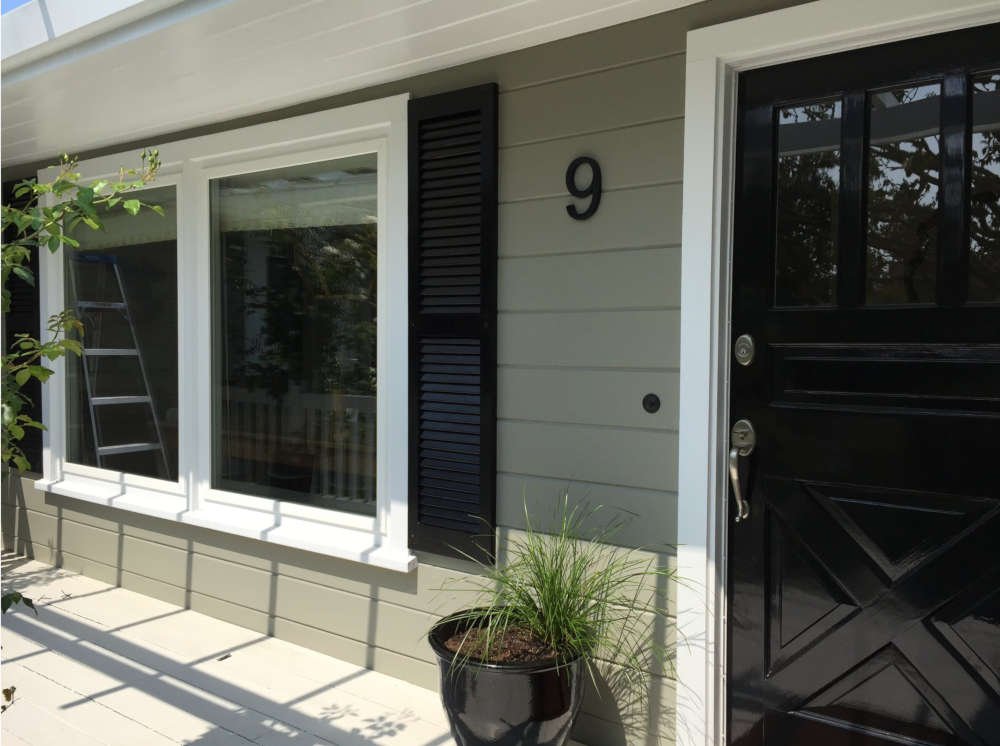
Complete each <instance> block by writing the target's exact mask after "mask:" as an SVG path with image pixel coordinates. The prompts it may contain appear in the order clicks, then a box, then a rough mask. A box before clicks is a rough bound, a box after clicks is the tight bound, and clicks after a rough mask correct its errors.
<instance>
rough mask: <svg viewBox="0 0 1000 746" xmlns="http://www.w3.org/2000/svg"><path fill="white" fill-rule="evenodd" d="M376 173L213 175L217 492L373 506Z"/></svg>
mask: <svg viewBox="0 0 1000 746" xmlns="http://www.w3.org/2000/svg"><path fill="white" fill-rule="evenodd" d="M376 172H377V156H376V155H375V154H368V155H361V156H355V157H351V158H344V159H340V160H336V161H327V162H324V163H316V164H309V165H303V166H295V167H290V168H282V169H277V170H274V171H266V172H259V173H253V174H246V175H241V176H233V177H229V178H224V179H216V180H213V181H212V182H211V202H212V221H213V226H212V233H213V249H212V250H213V261H214V267H215V270H214V277H213V283H214V289H213V297H214V298H215V309H214V314H215V320H214V324H215V333H214V335H213V339H214V355H215V358H214V363H213V364H214V370H213V379H212V382H213V388H214V395H215V403H214V407H215V411H214V422H213V444H214V454H213V455H214V458H213V471H214V473H213V483H214V485H215V486H216V487H221V488H223V489H228V490H234V491H239V492H245V493H248V494H251V495H259V496H262V497H271V498H278V499H282V500H291V501H295V502H302V503H310V504H313V505H318V506H321V507H327V508H336V509H339V510H352V511H356V512H362V513H369V514H372V513H374V511H375V342H376V329H375V289H376V285H375V282H376V266H375V262H376V252H377V244H378V242H377V238H378V236H377V226H376V221H377V214H378V198H377V182H376Z"/></svg>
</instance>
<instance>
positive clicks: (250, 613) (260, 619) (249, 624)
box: [190, 592, 271, 635]
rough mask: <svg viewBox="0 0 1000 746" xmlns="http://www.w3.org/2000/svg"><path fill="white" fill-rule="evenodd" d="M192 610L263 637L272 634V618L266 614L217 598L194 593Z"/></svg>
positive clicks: (191, 597)
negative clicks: (250, 630) (244, 628)
mask: <svg viewBox="0 0 1000 746" xmlns="http://www.w3.org/2000/svg"><path fill="white" fill-rule="evenodd" d="M190 608H191V610H192V611H197V612H199V613H201V614H206V615H208V616H210V617H215V618H216V619H221V620H222V621H224V622H229V623H230V624H235V625H237V626H239V627H246V628H247V629H252V630H253V631H254V632H259V633H260V634H262V635H266V634H269V633H270V632H271V624H270V618H269V617H268V615H267V613H266V612H264V611H260V610H259V609H252V608H250V607H248V606H244V605H242V604H236V603H231V602H229V601H225V600H223V599H221V598H217V597H216V596H211V595H206V594H203V593H197V592H192V593H191V594H190Z"/></svg>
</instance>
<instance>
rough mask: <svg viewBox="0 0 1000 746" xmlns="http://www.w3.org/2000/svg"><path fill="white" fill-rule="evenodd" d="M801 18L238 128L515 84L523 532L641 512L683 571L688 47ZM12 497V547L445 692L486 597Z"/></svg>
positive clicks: (406, 85) (502, 430)
mask: <svg viewBox="0 0 1000 746" xmlns="http://www.w3.org/2000/svg"><path fill="white" fill-rule="evenodd" d="M790 4H794V3H792V2H789V0H753V2H749V1H748V0H725V1H718V0H711V2H707V3H701V4H699V5H696V6H692V7H689V8H685V9H683V10H679V11H675V12H673V13H669V14H664V15H660V16H654V17H651V18H648V19H644V20H642V21H636V22H633V23H629V24H624V25H621V26H616V27H613V28H609V29H604V30H601V31H598V32H594V33H591V34H586V35H583V36H578V37H573V38H570V39H566V40H563V41H559V42H555V43H552V44H547V45H544V46H540V47H535V48H531V49H527V50H524V51H521V52H516V53H513V54H509V55H504V56H501V57H496V58H492V59H488V60H484V61H482V62H478V63H473V64H469V65H464V66H462V67H458V68H452V69H449V70H445V71H441V72H438V73H434V74H430V75H425V76H420V77H418V78H413V79H411V80H407V81H401V82H399V83H395V84H391V85H386V86H379V87H377V88H373V89H368V90H365V91H359V92H355V93H352V94H349V95H345V96H338V97H335V98H333V99H328V100H324V101H321V102H314V103H312V104H310V105H309V106H304V107H295V108H294V109H293V110H287V111H283V112H280V113H271V114H268V115H262V116H261V117H255V118H251V120H242V121H240V122H238V123H232V125H231V126H242V125H244V124H249V123H252V122H253V121H263V120H264V119H275V118H281V117H284V116H291V115H293V114H299V113H305V112H306V111H310V110H317V109H320V108H330V107H334V106H339V105H342V104H346V103H353V102H355V101H361V100H367V99H372V98H377V97H380V96H385V95H390V94H394V93H399V92H403V91H410V92H411V94H412V95H413V96H421V95H427V94H431V93H437V92H441V91H446V90H451V89H455V88H459V87H463V86H467V85H474V84H478V83H483V82H488V81H496V82H498V83H499V85H500V91H501V95H500V200H501V205H500V248H499V254H500V259H499V270H498V271H499V282H498V288H499V297H498V305H499V324H498V328H499V348H498V353H499V366H500V368H499V376H498V378H499V390H498V409H499V411H498V417H499V422H498V475H497V480H498V498H497V499H498V505H497V513H498V523H499V525H500V526H501V527H503V528H504V529H515V530H516V529H518V528H523V524H524V517H523V516H524V505H525V502H527V504H528V507H529V510H530V511H531V513H532V515H533V518H534V516H538V520H539V521H540V522H541V523H542V524H543V525H544V518H545V516H546V515H548V514H551V511H552V509H553V507H554V506H555V504H556V503H557V500H558V497H559V496H560V494H561V492H562V491H563V490H565V489H567V488H568V489H569V491H570V495H571V498H572V499H574V500H577V499H579V500H585V501H587V502H589V503H592V504H601V505H605V506H609V507H611V508H618V509H622V510H625V511H629V512H630V513H634V514H635V515H636V518H635V519H633V520H631V521H630V522H629V524H628V526H627V527H626V529H625V530H624V531H623V532H622V533H621V534H620V535H619V541H621V542H622V543H623V544H627V545H631V546H642V547H646V548H648V549H650V550H653V551H654V552H657V553H658V556H659V558H660V561H661V562H662V563H664V564H669V563H670V562H671V561H672V550H671V548H670V545H672V544H673V543H674V542H675V541H676V530H677V492H676V490H677V446H678V442H677V427H678V422H677V412H678V369H679V362H680V361H679V317H680V311H679V308H680V283H679V278H680V239H681V236H680V225H681V220H680V216H681V175H682V152H683V142H682V132H683V114H684V112H683V103H684V65H685V57H684V40H685V34H686V32H687V31H688V29H690V28H695V27H699V26H704V25H709V24H712V23H716V22H721V21H724V20H729V19H731V18H733V17H737V16H744V15H749V14H751V13H753V12H761V11H764V10H770V9H773V8H776V7H783V6H787V5H790ZM213 129H219V128H213ZM191 134H194V133H192V132H184V133H177V135H176V137H171V138H170V139H179V138H181V137H188V136H191ZM122 149H124V148H122ZM582 154H586V155H592V156H594V157H596V158H597V160H598V161H599V162H600V164H601V167H602V170H603V177H604V197H603V200H602V202H601V206H600V209H599V210H598V212H597V213H596V215H595V216H594V217H593V218H592V219H590V220H586V221H574V220H570V219H569V217H568V216H567V215H566V212H565V209H564V205H565V204H567V203H568V202H569V201H570V200H569V197H568V195H567V194H566V189H565V183H564V178H565V169H566V166H567V165H568V163H569V162H570V161H571V160H572V158H573V157H575V156H577V155H582ZM82 155H84V156H87V155H89V154H82ZM649 392H653V393H656V394H657V395H659V397H660V399H661V401H662V407H661V409H660V410H659V411H658V412H657V413H655V414H649V413H647V412H645V411H644V410H643V408H642V406H641V401H642V397H643V396H644V395H645V394H646V393H649ZM7 487H9V489H5V491H4V498H3V499H4V520H3V526H4V545H5V547H9V548H13V549H16V550H17V551H21V552H25V553H28V554H31V555H33V556H34V557H35V558H37V559H39V560H42V561H45V562H51V563H53V564H59V565H63V566H65V567H66V568H68V569H72V570H75V571H79V572H82V573H84V574H86V575H89V576H92V577H95V578H97V579H99V580H102V581H105V582H108V583H112V584H118V585H122V586H123V587H125V588H129V589H131V590H135V591H138V592H141V593H145V594H148V595H151V596H154V597H157V598H161V599H163V600H166V601H169V602H172V603H176V604H180V605H185V606H189V607H190V608H193V609H195V610H197V611H200V612H203V613H206V614H209V615H212V616H215V617H219V618H221V619H225V620H227V621H230V622H233V623H236V624H239V625H242V626H246V627H248V628H251V629H254V630H257V631H259V632H260V633H261V634H273V635H275V636H278V637H281V638H283V639H286V640H289V641H291V642H294V643H298V644H301V645H305V646H307V647H310V648H314V649H317V650H320V651H322V652H325V653H328V654H330V655H334V656H336V657H338V658H342V659H344V660H347V661H350V662H352V663H356V664H360V665H365V666H369V667H372V668H375V669H377V670H380V671H383V672H385V673H388V674H391V675H393V676H397V677H399V678H403V679H406V680H408V681H412V682H415V683H418V684H420V685H423V686H426V687H429V688H434V687H436V685H437V669H436V666H435V664H434V662H433V657H432V654H431V651H430V649H429V647H428V646H427V645H426V644H425V643H424V641H423V634H424V633H425V631H426V630H427V628H428V627H429V626H430V624H431V623H432V622H433V620H434V619H435V618H436V617H437V616H438V615H440V614H442V613H446V612H448V611H451V610H454V609H456V608H458V607H459V606H461V605H463V603H466V602H467V599H466V598H463V597H462V596H461V594H459V593H456V592H454V591H447V590H446V591H442V590H440V588H441V586H442V585H443V584H446V583H447V582H448V581H449V579H450V578H454V577H455V576H459V575H461V574H462V573H463V572H466V571H468V570H469V569H470V568H468V567H465V566H463V565H462V564H461V563H454V562H449V561H446V560H443V559H441V558H438V557H434V556H421V557H420V565H419V567H418V568H417V569H416V570H415V571H414V572H412V573H409V574H400V573H395V572H391V571H386V570H379V569H377V568H374V567H370V566H366V565H361V564H356V563H351V562H346V561H341V560H337V559H332V558H330V557H325V556H321V555H317V554H311V553H307V552H302V551H299V550H296V549H292V548H288V547H283V546H279V545H275V544H265V543H263V542H259V541H255V540H252V539H245V538H241V537H237V536H233V535H228V534H224V533H220V532H216V531H211V530H208V529H201V528H197V527H193V526H188V525H182V524H179V523H173V522H169V521H164V520H159V519H155V518H150V517H146V516H141V515H137V514H134V513H129V512H125V511H120V510H114V509H108V508H103V507H99V506H95V505H91V504H86V503H82V502H79V501H75V500H73V499H70V498H63V497H59V496H55V495H45V494H41V493H39V492H38V491H37V490H35V489H34V487H33V486H32V480H30V479H24V480H22V481H21V483H20V485H7ZM673 701H674V694H673V690H672V688H671V687H670V686H669V685H667V684H664V686H663V687H661V690H660V691H658V692H657V693H656V695H655V697H654V704H657V705H658V707H659V709H660V711H661V713H662V712H668V711H669V710H671V709H672V706H673ZM585 709H586V712H585V713H584V715H583V716H582V717H581V720H580V723H579V728H578V734H579V735H578V737H579V738H580V739H581V740H583V741H585V742H586V743H589V744H594V746H600V745H601V744H611V743H617V742H620V741H621V739H622V736H621V728H620V726H618V725H616V724H615V723H614V720H615V713H614V712H613V711H610V710H609V709H608V708H607V706H606V705H605V706H599V705H597V704H595V703H594V700H593V699H591V700H590V701H589V702H588V704H587V705H586V706H585ZM666 719H668V720H669V717H667V718H666Z"/></svg>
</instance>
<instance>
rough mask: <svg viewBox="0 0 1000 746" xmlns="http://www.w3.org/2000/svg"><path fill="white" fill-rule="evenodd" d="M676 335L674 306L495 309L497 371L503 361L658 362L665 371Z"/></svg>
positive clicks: (607, 365)
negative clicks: (497, 317) (498, 311)
mask: <svg viewBox="0 0 1000 746" xmlns="http://www.w3.org/2000/svg"><path fill="white" fill-rule="evenodd" d="M679 337H680V311H679V310H664V311H633V310H618V311H603V312H602V311H596V312H595V311H585V312H580V313H575V312H567V313H550V312H538V313H501V314H500V320H499V340H498V352H497V354H498V357H499V359H500V365H501V368H500V375H501V376H502V375H503V374H504V366H508V365H520V366H527V365H530V366H535V367H561V368H601V369H614V368H625V369H635V368H660V369H663V373H664V374H665V373H666V372H667V370H666V369H670V370H676V369H677V368H678V367H679V363H680V360H679V355H678V349H677V344H678V339H679ZM664 385H667V379H666V378H664ZM584 405H585V403H584ZM636 406H638V402H637V403H636Z"/></svg>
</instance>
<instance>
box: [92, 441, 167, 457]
mask: <svg viewBox="0 0 1000 746" xmlns="http://www.w3.org/2000/svg"><path fill="white" fill-rule="evenodd" d="M158 450H160V444H159V443H122V444H121V445H117V446H101V447H100V448H98V449H97V455H99V456H117V455H118V454H119V453H139V452H140V451H158Z"/></svg>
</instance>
